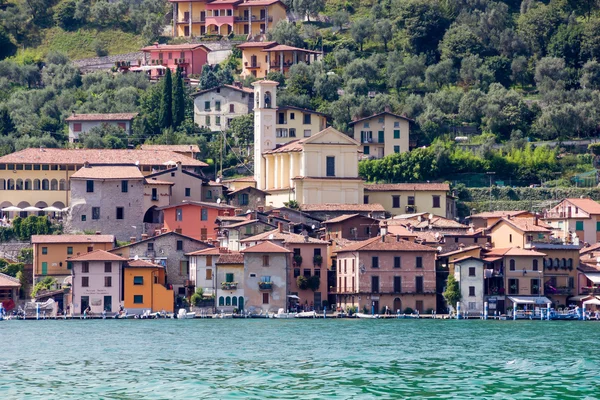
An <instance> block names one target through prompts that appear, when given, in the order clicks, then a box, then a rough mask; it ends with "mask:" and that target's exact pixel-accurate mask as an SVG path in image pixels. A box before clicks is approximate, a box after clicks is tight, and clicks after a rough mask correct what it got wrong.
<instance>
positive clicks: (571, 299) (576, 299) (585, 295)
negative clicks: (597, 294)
mask: <svg viewBox="0 0 600 400" xmlns="http://www.w3.org/2000/svg"><path fill="white" fill-rule="evenodd" d="M588 297H590V295H589V294H580V295H579V296H571V297H569V301H581V300H583V299H586V298H588Z"/></svg>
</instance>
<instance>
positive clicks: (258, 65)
mask: <svg viewBox="0 0 600 400" xmlns="http://www.w3.org/2000/svg"><path fill="white" fill-rule="evenodd" d="M244 67H246V68H247V69H258V68H260V63H250V64H248V63H247V62H246V63H244Z"/></svg>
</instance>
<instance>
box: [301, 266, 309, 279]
mask: <svg viewBox="0 0 600 400" xmlns="http://www.w3.org/2000/svg"><path fill="white" fill-rule="evenodd" d="M302 275H304V277H305V278H310V269H308V268H304V270H303V271H302Z"/></svg>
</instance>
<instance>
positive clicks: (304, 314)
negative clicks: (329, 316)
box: [296, 311, 317, 318]
mask: <svg viewBox="0 0 600 400" xmlns="http://www.w3.org/2000/svg"><path fill="white" fill-rule="evenodd" d="M296 318H317V312H316V311H303V312H299V313H298V314H296Z"/></svg>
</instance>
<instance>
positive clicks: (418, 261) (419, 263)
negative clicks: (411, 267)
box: [416, 257, 423, 268]
mask: <svg viewBox="0 0 600 400" xmlns="http://www.w3.org/2000/svg"><path fill="white" fill-rule="evenodd" d="M416 268H423V257H417V259H416Z"/></svg>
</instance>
